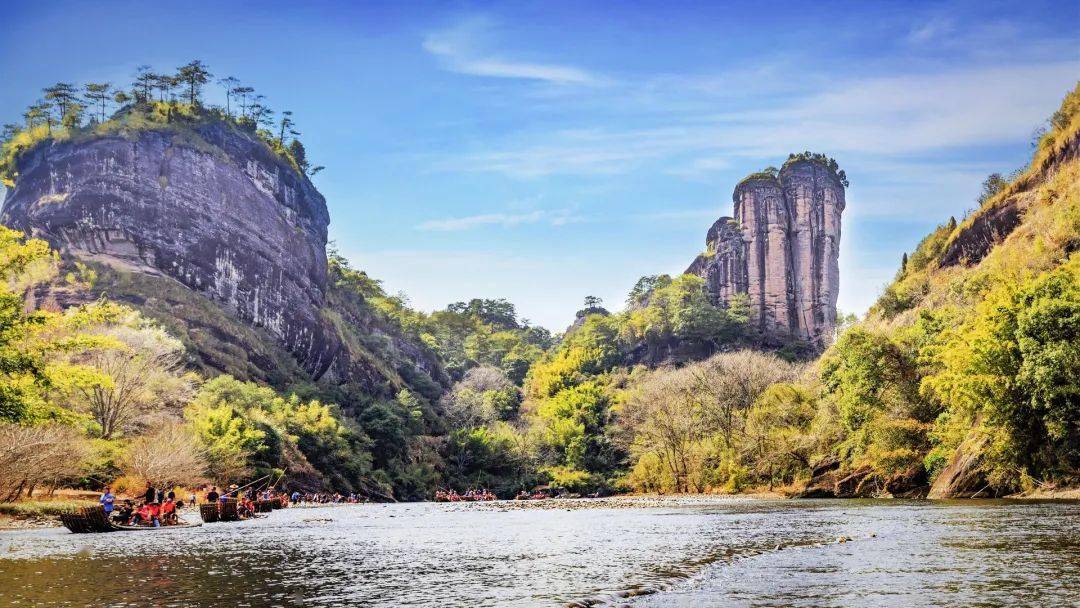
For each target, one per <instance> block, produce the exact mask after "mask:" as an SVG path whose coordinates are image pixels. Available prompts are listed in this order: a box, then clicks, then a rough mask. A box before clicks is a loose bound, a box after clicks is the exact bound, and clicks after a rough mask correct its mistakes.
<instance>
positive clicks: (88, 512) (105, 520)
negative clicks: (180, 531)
mask: <svg viewBox="0 0 1080 608" xmlns="http://www.w3.org/2000/svg"><path fill="white" fill-rule="evenodd" d="M60 523H62V524H64V527H65V528H67V529H68V530H71V531H72V532H74V533H75V534H87V533H97V532H141V531H144V530H170V529H173V528H196V527H198V526H201V525H202V524H201V523H191V524H188V523H182V524H173V525H170V526H161V527H154V526H125V525H121V524H118V523H115V522H113V521H112V520H111V519H109V516H108V515H107V514H106V513H105V508H104V507H102V506H101V505H98V506H95V507H82V508H81V509H78V510H76V511H67V512H64V513H61V514H60Z"/></svg>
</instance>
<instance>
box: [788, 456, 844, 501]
mask: <svg viewBox="0 0 1080 608" xmlns="http://www.w3.org/2000/svg"><path fill="white" fill-rule="evenodd" d="M839 480H840V459H839V458H837V457H836V456H833V455H830V456H826V457H825V458H823V459H822V460H821V461H819V462H818V463H816V464H815V465H814V467H813V468H812V469H811V471H810V480H809V481H808V482H807V483H806V487H804V488H803V489H802V490H801V491H800V492H798V493H796V494H795V498H835V497H836V482H837V481H839Z"/></svg>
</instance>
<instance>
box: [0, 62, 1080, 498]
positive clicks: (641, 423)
mask: <svg viewBox="0 0 1080 608" xmlns="http://www.w3.org/2000/svg"><path fill="white" fill-rule="evenodd" d="M211 78H212V76H211V74H210V73H209V71H208V70H207V68H206V66H203V65H202V64H201V63H200V62H198V61H195V62H192V63H190V64H188V65H185V66H183V67H181V68H179V70H178V71H177V72H176V74H174V75H162V74H156V73H154V72H152V71H150V69H149V68H144V69H140V71H139V73H138V74H137V75H136V78H135V81H134V82H133V83H132V86H131V87H130V89H128V90H120V91H117V90H114V89H113V87H112V85H110V84H109V83H88V84H86V85H85V86H84V87H82V91H83V94H82V96H80V94H79V89H78V88H77V87H75V86H74V85H70V84H66V83H60V84H57V85H55V86H53V87H49V88H48V89H46V90H45V91H44V93H45V98H44V99H43V100H42V101H41V102H39V103H37V104H35V105H33V106H32V107H31V108H30V109H29V110H28V111H27V113H26V115H25V117H24V118H25V124H24V125H22V126H14V125H9V126H6V127H5V133H4V142H3V148H2V158H0V175H2V177H3V179H4V180H5V182H6V183H8V184H9V185H10V184H11V183H12V182H13V180H17V179H18V174H17V169H16V167H17V162H16V161H17V159H18V158H19V156H20V155H21V154H23V153H25V152H26V151H27V150H30V149H33V148H34V146H36V145H39V144H40V143H41V142H44V141H49V140H58V139H65V138H79V137H88V136H91V135H93V134H100V133H107V132H109V130H110V129H132V128H140V125H144V126H145V125H149V126H146V128H169V125H174V124H182V123H184V122H185V121H193V120H215V121H224V122H227V123H228V124H230V125H232V126H234V127H235V128H238V129H244V130H247V131H248V132H250V133H253V134H255V135H257V136H258V137H259V138H260V139H261V140H262V141H263V142H264V143H265V144H266V146H268V147H269V148H270V149H272V150H274V151H275V152H276V153H277V154H279V155H280V156H281V157H282V158H283V159H285V160H286V161H287V162H288V163H289V164H291V165H292V166H293V167H294V168H295V169H296V171H298V172H300V173H302V174H305V175H311V174H314V173H316V172H317V171H318V170H319V169H320V168H321V167H312V166H311V165H310V163H309V161H308V160H307V157H306V151H305V150H304V148H303V145H302V144H301V143H300V142H299V140H298V139H296V138H297V136H299V133H298V132H296V131H295V125H294V123H293V120H292V117H291V113H290V112H287V111H286V112H282V113H281V116H280V118H279V119H278V120H277V121H273V120H272V113H271V111H270V110H269V109H268V108H267V107H266V106H265V105H264V100H263V99H262V98H261V96H258V95H256V94H255V93H254V91H253V89H252V88H250V87H244V86H240V83H239V81H238V80H236V79H235V78H231V77H229V78H223V79H220V80H219V82H220V84H221V85H222V86H223V87H224V96H225V106H224V107H216V106H214V107H209V106H206V105H204V102H203V98H202V89H203V87H204V86H205V85H207V84H208V83H209V82H210V81H211ZM110 104H112V105H114V106H115V107H116V110H115V112H113V113H112V114H111V115H110V114H109V109H110ZM1078 137H1080V87H1078V89H1077V90H1074V91H1073V92H1071V93H1070V94H1069V95H1068V96H1067V97H1066V98H1065V101H1064V103H1063V105H1062V107H1061V109H1060V110H1059V111H1058V112H1057V113H1055V114H1054V116H1053V117H1052V118H1051V119H1050V121H1049V123H1048V126H1047V128H1046V129H1044V130H1043V132H1042V133H1040V137H1039V139H1038V141H1037V142H1036V147H1035V152H1034V158H1033V160H1032V163H1031V166H1030V167H1029V168H1028V169H1026V170H1025V171H1021V172H1017V173H1016V174H1013V175H1012V176H1011V177H1010V178H1003V177H1001V176H992V178H991V179H989V180H987V183H986V185H985V188H984V193H983V195H982V196H980V200H979V208H978V209H976V210H974V211H973V212H972V213H971V214H970V215H969V216H967V217H965V218H963V220H962V221H959V222H957V221H955V220H950V221H948V222H946V223H944V224H942V225H941V226H940V227H939V228H938V229H937V230H935V231H934V232H933V233H931V234H930V235H928V236H927V237H926V238H925V239H924V240H923V241H922V242H921V243H920V244H919V245H918V246H917V247H916V249H915V250H914V251H913V252H911V254H910V255H907V254H905V256H904V258H903V261H902V265H901V268H900V270H899V271H898V273H897V275H896V278H895V280H894V281H893V282H892V283H891V284H890V285H889V286H887V287H886V289H885V290H884V292H883V294H882V296H881V298H880V300H879V301H878V302H877V304H875V305H874V307H873V309H872V310H871V311H870V312H869V313H868V314H867V315H866V317H865V318H864V319H862V320H861V321H858V322H854V321H853V320H848V322H845V323H843V324H842V326H841V327H840V329H839V330H838V332H837V336H836V339H835V342H834V343H833V345H832V346H831V347H830V348H829V349H828V350H827V351H826V352H825V353H824V354H823V355H822V356H821V357H820V358H819V359H817V360H815V361H812V362H807V361H805V360H800V359H799V358H797V357H795V356H793V354H792V353H790V352H785V351H779V352H758V351H754V350H748V349H746V348H745V346H746V345H747V344H750V343H752V341H751V340H748V339H747V338H748V337H749V333H748V332H750V331H751V330H750V329H749V328H748V323H747V303H746V302H744V301H741V300H738V299H736V300H735V301H733V302H732V303H730V305H721V306H717V305H714V304H712V303H710V301H709V297H708V294H707V292H706V288H705V285H704V282H703V281H702V279H700V278H698V277H696V276H692V275H682V276H674V277H672V276H668V275H660V276H651V277H643V278H642V279H641V280H640V281H639V282H638V283H637V284H636V285H635V286H634V287H633V288H632V290H631V291H630V293H629V294H628V297H627V301H626V304H625V306H624V307H622V310H621V311H619V312H614V313H613V312H609V311H608V310H606V309H605V308H604V307H603V306H602V302H600V301H599V300H598V299H596V298H588V299H587V300H586V302H585V305H584V307H583V308H582V310H581V311H580V312H579V313H578V315H577V318H576V319H575V320H574V321H573V324H572V325H571V326H570V327H569V328H568V329H567V331H566V332H565V333H563V334H561V335H552V334H551V333H550V332H549V331H547V330H545V329H543V328H540V327H536V326H534V325H531V324H530V323H529V322H527V321H525V320H522V319H521V318H519V316H518V315H517V312H516V310H515V308H514V306H513V305H512V304H511V303H509V302H507V301H505V300H483V299H475V300H471V301H468V302H459V303H454V304H451V305H449V306H448V307H446V309H444V310H440V311H436V312H433V313H424V312H420V311H417V310H414V309H413V308H411V307H410V306H409V304H408V301H407V300H406V299H405V298H404V297H402V296H394V295H390V294H388V293H386V291H385V290H384V289H383V287H382V285H381V284H380V282H379V281H377V280H375V279H373V278H371V277H369V276H368V275H367V274H366V273H364V272H363V271H361V270H357V269H354V268H353V267H352V266H351V265H350V264H349V262H348V261H347V260H346V259H344V258H343V257H342V256H341V255H339V254H337V253H336V252H334V251H332V250H331V251H330V252H328V261H329V274H330V277H331V282H332V289H331V290H330V294H329V297H330V298H331V300H333V301H335V302H337V303H340V304H341V305H342V306H343V307H345V309H347V310H351V311H360V312H362V315H361V316H362V318H363V319H365V320H367V321H370V322H373V323H378V324H379V325H380V326H386V327H392V328H393V331H394V335H401V336H405V337H407V338H408V339H409V340H411V341H413V342H415V343H417V344H420V345H422V348H423V349H426V352H427V353H429V354H431V355H432V356H434V357H435V358H436V359H437V361H438V362H439V365H441V369H442V370H443V371H445V374H446V376H447V378H448V381H447V384H449V385H450V387H449V388H448V389H444V388H443V385H440V384H438V383H437V382H433V381H431V380H430V379H426V378H402V380H401V382H400V383H399V384H396V385H395V386H394V387H392V390H390V391H389V393H390V395H389V396H387V395H386V394H381V393H380V394H374V393H370V392H365V391H366V390H367V389H362V388H358V387H355V386H350V385H348V384H345V385H333V386H331V385H328V384H326V383H320V382H316V381H312V380H311V379H310V378H305V377H304V376H303V374H300V373H297V374H296V375H295V376H294V377H287V378H276V379H271V380H267V379H265V378H258V377H247V375H246V374H245V373H244V371H243V370H242V369H239V368H238V369H237V371H236V372H235V373H233V374H232V375H230V374H229V373H222V370H221V369H220V368H218V369H213V368H208V367H206V366H200V365H198V363H197V362H195V361H193V360H192V358H191V357H190V356H189V354H188V353H187V352H186V347H185V344H186V343H187V342H186V341H187V337H185V336H183V335H181V334H183V329H182V328H177V329H175V330H172V331H170V328H169V327H167V324H164V323H162V322H161V321H160V320H154V318H152V316H150V315H148V314H146V313H145V312H140V311H139V310H136V309H135V308H133V307H131V306H129V305H127V304H124V303H120V302H114V301H111V300H110V299H109V298H108V297H107V291H101V289H100V286H101V285H102V283H103V282H108V281H110V280H115V278H111V275H109V271H108V270H107V269H103V268H96V267H95V266H93V265H92V264H89V265H88V264H83V263H81V262H77V261H74V260H70V259H62V258H61V256H60V255H59V254H58V253H56V252H54V251H51V250H50V248H49V246H48V244H47V243H45V242H44V241H41V240H37V239H33V238H28V237H27V236H26V235H23V234H21V233H19V232H15V231H12V230H7V229H3V231H2V232H0V274H2V275H3V283H2V288H0V316H2V321H0V500H13V499H17V498H19V497H20V496H26V495H29V494H31V493H32V492H34V491H35V489H36V488H41V487H54V486H56V485H65V484H67V485H76V486H95V485H100V484H101V483H103V482H105V481H116V482H117V485H118V486H119V487H121V488H134V487H136V486H138V485H139V484H141V483H142V482H143V480H151V481H153V482H155V483H158V484H169V485H190V484H197V483H201V482H205V481H209V480H212V481H215V482H219V483H228V482H232V481H240V480H243V479H248V478H251V477H253V476H261V475H265V474H271V475H277V476H281V475H286V473H287V475H286V481H285V483H286V484H292V485H294V486H297V487H307V488H309V489H315V488H320V487H321V488H328V489H334V490H338V491H342V492H358V493H361V494H364V495H367V496H369V497H372V498H377V499H388V498H391V497H392V498H397V499H421V498H424V497H429V496H430V495H431V493H432V492H433V491H434V490H435V489H436V488H445V487H452V488H456V489H458V490H464V489H468V488H474V487H487V488H490V489H492V490H494V491H495V492H497V493H498V494H500V495H501V496H511V495H513V494H515V493H517V492H518V491H520V490H523V489H532V488H535V487H537V486H541V485H548V486H550V487H551V488H553V489H555V490H558V491H567V492H577V493H593V492H601V493H606V492H620V491H642V492H706V491H723V492H738V491H744V490H748V489H753V488H763V487H768V488H788V489H792V490H793V491H794V490H796V489H798V487H800V486H801V485H805V483H806V480H807V479H808V478H810V477H811V475H812V473H813V472H814V470H815V467H816V466H817V465H819V464H820V463H821V462H823V461H827V460H830V459H831V460H832V461H833V462H835V463H836V464H837V466H839V467H840V468H841V469H842V470H844V471H849V472H860V475H861V476H860V477H859V479H860V480H862V481H866V480H871V481H872V482H873V483H871V484H870V486H872V487H873V488H874V491H876V492H878V493H887V492H889V491H890V490H889V488H891V487H896V486H895V484H893V485H890V484H892V480H895V479H900V478H902V479H918V480H920V481H919V482H918V483H917V485H919V484H921V485H925V486H927V487H928V486H929V485H930V483H931V482H932V481H933V480H935V479H936V478H938V477H939V476H940V475H941V474H942V471H943V470H945V469H946V468H947V467H949V466H950V464H952V463H955V462H956V461H957V460H958V456H960V455H965V456H967V458H965V459H964V461H965V462H969V463H973V464H971V465H970V466H971V467H974V468H975V469H977V471H976V474H977V477H978V479H979V482H980V484H984V485H985V488H983V490H985V491H986V492H987V493H991V494H1007V493H1011V492H1016V491H1022V490H1029V491H1030V490H1035V489H1038V488H1040V487H1049V486H1054V485H1061V484H1075V483H1077V482H1078V481H1080V479H1078V471H1080V394H1078V390H1080V389H1078V387H1077V383H1076V378H1078V377H1080V287H1078V286H1080V262H1078V258H1077V254H1076V250H1077V246H1078V244H1080V160H1078V158H1077V157H1078V156H1080V155H1078V153H1077V148H1078V146H1080V144H1078V143H1077V142H1078ZM192 145H198V142H194V143H193V144H192ZM1010 205H1011V206H1014V207H1015V206H1017V205H1021V206H1022V210H1021V212H1020V214H1021V215H1022V221H1019V222H1018V225H1017V226H1015V230H1011V234H1010V233H1006V234H1007V236H1002V238H1001V239H998V240H994V239H987V238H984V235H982V233H981V232H979V231H980V230H984V229H985V226H986V225H987V223H988V222H990V221H991V218H994V217H996V215H995V214H997V213H998V212H999V211H1000V210H1001V209H1003V208H1004V207H1006V206H1010ZM999 232H1000V231H999ZM995 234H996V233H995ZM999 241H1000V242H999ZM972 243H976V244H975V245H973V244H972ZM978 243H981V244H982V245H978ZM987 243H990V245H987ZM991 245H992V246H991ZM980 247H981V249H980ZM44 285H53V286H55V285H62V286H64V288H65V289H70V290H76V291H80V290H81V291H85V292H87V293H91V294H94V295H95V296H100V297H95V298H93V299H92V301H90V302H88V303H84V304H80V305H77V306H70V307H67V308H64V309H59V308H58V307H55V306H50V305H48V304H47V303H46V302H45V301H43V300H41V299H39V298H37V297H36V294H37V293H38V292H39V288H40V287H41V286H44ZM357 314H359V313H357ZM358 318H359V317H358ZM367 321H365V322H367ZM340 322H341V323H343V324H345V325H350V324H351V325H355V324H356V323H355V319H353V320H349V319H344V318H342V319H340ZM351 331H353V333H351V334H349V335H353V336H355V337H356V339H357V340H361V339H362V337H363V336H362V335H361V334H360V333H359V332H358V331H356V330H355V328H354V330H351ZM181 338H183V339H181ZM369 341H370V342H371V343H370V344H367V343H365V344H363V345H361V346H362V347H363V349H364V352H366V353H370V355H371V358H372V365H376V366H378V365H384V366H385V365H387V364H388V362H389V361H390V360H391V359H392V357H394V356H397V355H393V354H392V347H391V346H390V345H388V344H386V343H381V342H379V341H377V340H369ZM384 342H385V341H384ZM404 369H406V368H400V369H388V370H387V372H386V374H385V375H386V376H387V377H395V378H400V377H401V375H402V374H403V373H406V372H405V371H403V370H404ZM228 371H232V370H228ZM384 392H386V391H384ZM870 486H868V487H870Z"/></svg>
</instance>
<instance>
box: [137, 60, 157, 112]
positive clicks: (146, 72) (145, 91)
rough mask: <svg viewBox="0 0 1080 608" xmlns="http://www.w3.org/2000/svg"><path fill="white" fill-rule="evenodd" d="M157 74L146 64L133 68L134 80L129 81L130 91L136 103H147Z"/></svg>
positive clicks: (155, 82) (155, 84)
mask: <svg viewBox="0 0 1080 608" xmlns="http://www.w3.org/2000/svg"><path fill="white" fill-rule="evenodd" d="M157 80H158V75H157V74H155V73H154V72H152V71H151V70H150V66H148V65H140V66H139V67H137V68H135V82H133V83H131V93H132V96H133V97H134V98H135V102H136V103H147V102H149V101H150V96H151V95H152V93H153V91H154V87H156V86H157Z"/></svg>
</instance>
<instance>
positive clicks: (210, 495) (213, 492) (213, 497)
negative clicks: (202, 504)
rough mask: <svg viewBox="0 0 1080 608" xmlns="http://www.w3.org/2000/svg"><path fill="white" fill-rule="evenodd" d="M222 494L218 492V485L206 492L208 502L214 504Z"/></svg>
mask: <svg viewBox="0 0 1080 608" xmlns="http://www.w3.org/2000/svg"><path fill="white" fill-rule="evenodd" d="M220 496H221V495H220V494H218V491H217V486H213V487H211V488H210V491H209V492H207V493H206V502H208V503H211V504H214V503H216V502H217V501H218V498H219V497H220Z"/></svg>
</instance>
